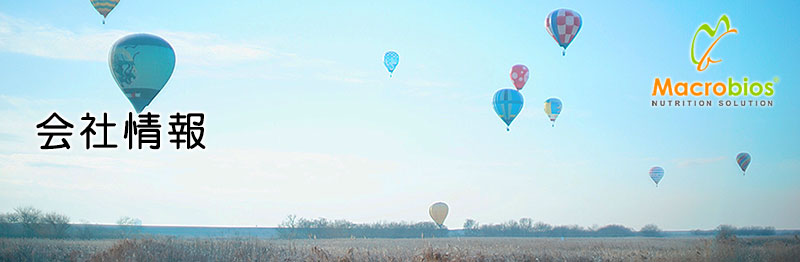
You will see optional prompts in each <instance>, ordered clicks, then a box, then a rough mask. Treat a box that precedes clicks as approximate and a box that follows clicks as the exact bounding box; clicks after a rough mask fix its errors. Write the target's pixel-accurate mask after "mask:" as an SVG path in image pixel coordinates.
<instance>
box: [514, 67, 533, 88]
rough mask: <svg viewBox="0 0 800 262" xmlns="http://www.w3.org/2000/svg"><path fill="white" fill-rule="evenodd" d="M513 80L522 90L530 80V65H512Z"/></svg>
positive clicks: (515, 85)
mask: <svg viewBox="0 0 800 262" xmlns="http://www.w3.org/2000/svg"><path fill="white" fill-rule="evenodd" d="M510 76H511V82H513V83H514V87H516V88H517V90H522V88H523V87H525V83H527V82H528V77H529V76H530V72H529V71H528V67H527V66H525V65H514V66H513V67H511V73H510Z"/></svg>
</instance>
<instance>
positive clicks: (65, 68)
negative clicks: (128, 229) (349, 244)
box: [0, 0, 800, 229]
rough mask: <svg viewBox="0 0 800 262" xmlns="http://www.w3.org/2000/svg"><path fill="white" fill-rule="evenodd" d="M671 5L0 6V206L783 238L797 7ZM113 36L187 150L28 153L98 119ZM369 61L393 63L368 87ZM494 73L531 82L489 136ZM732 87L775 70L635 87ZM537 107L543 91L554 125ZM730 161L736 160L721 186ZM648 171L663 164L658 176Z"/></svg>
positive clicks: (178, 218) (88, 213) (793, 179)
mask: <svg viewBox="0 0 800 262" xmlns="http://www.w3.org/2000/svg"><path fill="white" fill-rule="evenodd" d="M694 2H695V1H669V2H667V1H664V2H650V3H628V1H618V2H610V3H609V2H598V1H569V2H567V1H546V2H532V1H504V2H498V1H485V2H481V3H476V2H470V3H464V2H463V1H436V2H435V3H431V2H430V1H394V2H374V1H360V2H346V3H335V4H332V3H330V2H326V1H320V2H306V3H299V2H297V1H285V2H280V3H272V2H271V3H264V1H237V2H236V3H235V4H223V3H220V2H219V1H208V2H203V1H148V0H142V1H127V0H122V2H121V3H120V4H119V5H118V6H117V8H116V9H115V10H114V11H113V12H112V13H111V14H110V15H109V18H108V20H107V23H106V25H102V24H101V20H102V17H101V16H100V15H99V14H97V13H96V12H95V11H94V9H93V8H92V7H91V5H90V4H89V1H83V0H80V1H78V0H70V1H55V2H53V1H41V0H40V1H11V2H2V3H0V115H2V116H3V117H2V118H0V210H2V211H9V210H11V209H12V208H13V207H15V206H19V205H33V206H36V207H39V208H41V209H45V210H55V211H59V212H63V213H66V214H68V215H70V216H71V217H72V218H73V219H74V220H76V221H77V220H80V219H85V220H88V221H92V222H102V223H110V222H113V221H115V220H116V219H117V218H118V217H120V216H134V217H139V218H141V219H142V221H143V222H144V223H145V224H191V225H243V226H245V225H256V224H257V225H265V226H275V225H277V224H278V223H279V222H280V221H281V220H282V219H283V218H284V217H285V216H286V215H287V214H297V215H298V216H302V217H327V218H344V219H348V220H352V221H356V222H373V221H380V220H388V221H397V220H404V221H427V220H429V218H428V214H427V207H428V205H430V204H431V203H433V202H436V201H445V202H447V203H448V204H449V205H450V207H451V211H450V215H449V217H448V219H447V220H446V221H445V224H446V225H448V226H449V227H451V228H459V227H461V225H462V223H463V221H464V220H465V219H466V218H473V219H476V220H478V221H479V222H482V223H499V222H503V221H505V220H508V219H518V218H520V217H532V218H534V219H535V220H537V221H543V222H547V223H552V224H578V225H583V226H590V225H593V224H599V225H604V224H611V223H619V224H624V225H627V226H631V227H636V228H639V227H641V226H643V225H644V224H648V223H655V224H658V225H659V226H661V227H662V228H666V229H694V228H711V227H715V226H717V225H719V224H733V225H740V226H744V225H764V226H767V225H769V226H776V227H778V228H800V220H798V219H797V217H799V216H800V206H798V205H797V203H798V202H800V191H798V188H799V186H800V178H798V176H797V175H798V173H800V141H798V139H797V138H796V135H797V134H798V133H800V119H798V118H797V117H796V115H797V112H799V111H800V104H799V103H797V102H796V100H797V99H796V98H797V97H799V96H800V91H798V89H797V88H796V87H797V83H798V80H797V79H795V77H796V75H797V72H798V68H797V66H796V64H795V62H796V61H798V60H800V53H799V52H798V50H797V48H795V46H796V45H797V43H798V40H800V34H797V33H796V32H795V31H794V30H795V28H797V27H798V26H800V24H798V22H797V21H796V20H793V17H794V16H793V13H794V12H795V11H797V10H798V7H800V3H797V2H795V1H776V2H772V3H762V2H755V1H751V2H745V1H740V2H736V3H729V2H730V1H714V2H712V1H707V2H704V3H701V4H697V3H694ZM562 7H566V8H571V9H573V10H576V11H578V12H579V13H580V14H581V15H582V16H583V19H584V26H583V28H582V29H581V31H580V33H579V35H578V36H577V38H576V40H575V41H574V42H573V43H572V45H571V46H570V47H569V49H568V50H567V55H566V56H561V51H560V48H559V47H558V46H557V45H556V43H555V42H554V41H553V39H552V38H551V37H550V36H549V35H548V34H547V32H546V30H545V28H544V26H543V24H544V18H545V15H547V14H548V13H549V12H550V11H552V10H554V9H556V8H562ZM723 13H725V14H728V16H729V17H730V19H731V22H732V25H733V27H735V28H737V29H739V34H736V35H732V36H726V38H724V39H723V40H722V41H721V42H720V43H719V44H718V46H717V47H716V48H715V49H714V51H713V55H714V57H715V58H716V57H718V58H723V62H722V63H720V64H715V65H712V66H711V67H710V68H709V69H708V70H706V71H705V72H702V73H698V72H697V71H696V70H695V69H694V65H692V64H691V61H690V60H689V57H688V50H689V44H690V43H691V38H692V36H693V35H694V32H695V31H696V29H697V27H698V26H699V25H700V24H701V23H715V22H716V21H717V19H718V18H719V16H720V15H721V14H723ZM134 32H149V33H155V34H158V35H160V36H162V37H163V38H165V39H166V40H167V41H168V42H170V43H171V44H172V45H173V47H174V48H175V52H176V56H177V62H176V68H175V72H174V74H173V76H172V79H171V80H170V81H169V82H168V83H167V86H166V87H165V88H164V90H162V92H161V94H159V95H158V97H156V99H155V100H154V102H153V103H152V104H151V106H150V107H148V110H150V111H152V112H157V113H161V114H162V115H168V114H171V113H174V112H176V111H181V112H205V113H206V118H207V119H206V121H207V122H206V125H205V127H206V137H205V138H204V143H205V144H206V145H207V147H208V149H206V150H204V151H175V150H173V149H171V147H170V145H167V144H165V146H164V149H162V150H159V151H155V152H154V151H147V150H143V151H141V152H139V151H128V150H127V149H118V150H105V151H104V150H91V151H88V152H87V151H85V150H84V149H83V148H82V146H83V145H82V141H83V140H82V139H83V138H82V137H78V136H77V134H76V136H74V137H73V138H72V139H71V142H72V144H73V149H72V150H69V151H63V152H53V151H40V150H39V148H38V147H39V146H40V145H41V144H42V142H43V141H42V140H41V139H40V138H39V137H37V136H36V132H37V130H36V129H35V127H34V126H35V125H36V124H37V123H39V122H41V121H42V120H44V118H46V117H47V116H48V115H49V113H51V112H53V111H58V112H59V113H60V114H61V115H62V116H64V117H66V118H67V119H68V120H70V121H72V122H73V124H76V126H78V127H82V126H83V124H82V123H81V122H80V120H79V118H80V116H81V115H83V114H84V113H85V112H87V111H88V112H91V113H93V114H102V113H103V112H108V113H109V115H110V119H111V120H113V121H115V122H117V123H118V124H119V125H120V126H118V127H121V124H122V122H123V121H124V119H125V116H126V115H127V112H129V111H131V110H132V107H131V106H130V104H129V103H128V101H127V100H126V98H125V97H124V96H123V95H122V94H121V92H120V91H119V89H118V88H117V86H116V84H115V83H114V80H113V79H112V77H111V74H110V72H109V70H108V65H107V53H108V50H109V49H110V47H111V44H113V42H114V41H115V40H116V39H118V38H119V37H122V36H124V35H126V34H128V33H134ZM699 41H700V42H699V43H700V45H701V46H705V45H708V44H709V43H710V39H701V40H699ZM387 50H396V51H397V52H398V53H399V54H400V64H399V65H398V67H397V70H396V71H395V74H394V77H393V78H391V79H390V78H389V77H388V73H387V72H386V70H385V68H384V67H383V65H382V58H383V54H384V52H386V51H387ZM517 63H523V64H526V65H527V66H528V67H529V68H530V69H531V71H532V75H531V79H530V80H529V81H528V84H527V85H526V87H525V88H524V89H523V90H522V93H523V95H524V96H525V102H526V104H525V107H524V108H523V111H522V114H521V116H520V117H518V118H517V119H516V120H515V121H514V123H513V124H512V126H511V132H506V131H505V126H504V124H503V123H502V121H501V120H500V119H499V118H498V117H497V116H496V115H495V114H494V112H493V111H492V107H491V98H492V94H493V93H494V91H496V90H497V89H499V88H503V87H510V86H512V84H511V81H510V80H509V79H508V72H509V70H510V68H511V66H512V65H514V64H517ZM744 76H747V77H749V78H750V79H751V80H758V81H768V80H771V79H772V78H773V77H775V76H779V77H780V79H781V80H780V82H779V83H777V84H776V85H775V96H774V97H772V99H773V100H774V101H775V107H772V108H746V109H741V108H735V109H726V108H716V107H715V108H651V107H650V103H649V101H650V98H651V97H650V92H651V91H652V85H653V79H654V78H655V77H672V78H673V80H683V81H723V80H727V78H728V77H734V78H735V79H738V80H741V77H744ZM551 96H557V97H559V98H561V99H562V100H563V102H564V110H563V112H562V115H561V116H560V117H559V118H558V121H557V122H556V127H555V128H552V127H550V123H549V120H548V119H547V117H546V115H545V114H544V112H543V110H542V107H543V102H544V100H545V99H546V98H548V97H551ZM165 121H166V120H165V119H162V124H165ZM76 133H77V131H76ZM115 136H116V137H115ZM121 136H122V129H120V128H117V129H112V130H111V134H110V139H111V140H112V141H115V142H116V143H118V144H123V143H124V140H123V139H122V137H121ZM167 139H168V137H167V136H166V134H165V135H164V137H163V138H162V141H163V142H165V141H166V140H167ZM740 151H749V152H750V153H751V154H752V155H753V163H752V165H751V166H750V169H749V170H748V175H747V176H744V177H742V176H741V174H740V172H739V171H738V167H737V166H736V163H735V160H734V158H735V156H736V154H737V153H739V152H740ZM653 165H661V166H663V167H664V168H665V170H666V174H665V177H664V179H663V180H662V181H661V186H660V187H659V188H655V187H654V185H653V183H652V181H650V178H649V177H648V175H647V171H648V170H649V168H650V167H651V166H653Z"/></svg>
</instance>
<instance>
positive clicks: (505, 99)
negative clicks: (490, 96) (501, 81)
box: [492, 88, 525, 131]
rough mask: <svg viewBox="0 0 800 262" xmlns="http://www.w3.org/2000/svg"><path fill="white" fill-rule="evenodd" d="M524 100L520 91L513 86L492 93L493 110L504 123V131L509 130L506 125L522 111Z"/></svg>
mask: <svg viewBox="0 0 800 262" xmlns="http://www.w3.org/2000/svg"><path fill="white" fill-rule="evenodd" d="M524 102H525V101H524V100H523V98H522V93H520V92H519V91H517V90H516V89H513V88H505V89H500V90H497V92H495V93H494V100H493V101H492V104H494V112H495V113H497V116H499V117H500V119H502V120H503V122H505V123H506V131H509V130H510V128H508V126H510V125H511V122H512V121H514V118H517V115H519V112H520V111H522V105H523V104H524Z"/></svg>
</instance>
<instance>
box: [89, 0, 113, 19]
mask: <svg viewBox="0 0 800 262" xmlns="http://www.w3.org/2000/svg"><path fill="white" fill-rule="evenodd" d="M90 1H91V2H92V6H94V9H96V10H97V12H98V13H100V14H101V15H103V24H106V17H107V16H108V13H111V10H114V7H116V6H117V4H119V0H90Z"/></svg>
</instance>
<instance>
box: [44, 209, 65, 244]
mask: <svg viewBox="0 0 800 262" xmlns="http://www.w3.org/2000/svg"><path fill="white" fill-rule="evenodd" d="M41 222H42V225H43V227H44V228H43V231H45V232H46V233H45V234H44V235H45V236H48V237H53V238H64V237H66V236H67V230H68V229H69V226H70V225H69V217H68V216H66V215H62V214H58V213H56V212H50V213H47V214H45V215H44V216H43V217H42V218H41Z"/></svg>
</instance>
